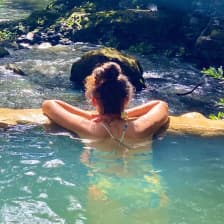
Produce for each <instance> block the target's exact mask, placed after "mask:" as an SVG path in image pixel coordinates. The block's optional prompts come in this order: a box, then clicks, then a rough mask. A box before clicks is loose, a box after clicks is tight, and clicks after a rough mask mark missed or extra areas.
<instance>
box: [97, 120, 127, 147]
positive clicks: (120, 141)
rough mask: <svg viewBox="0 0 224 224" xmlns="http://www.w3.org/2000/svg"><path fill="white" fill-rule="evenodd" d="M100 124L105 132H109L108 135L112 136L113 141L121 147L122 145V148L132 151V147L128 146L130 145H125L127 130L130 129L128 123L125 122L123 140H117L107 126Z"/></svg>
mask: <svg viewBox="0 0 224 224" xmlns="http://www.w3.org/2000/svg"><path fill="white" fill-rule="evenodd" d="M100 124H101V125H102V126H103V127H104V129H105V130H106V131H107V133H108V134H109V135H110V137H111V139H113V140H114V141H116V142H117V143H118V144H119V145H122V146H124V147H125V148H127V149H131V147H130V146H128V145H126V144H124V143H123V140H124V136H125V133H126V130H127V128H128V122H127V121H125V124H124V126H123V129H122V134H121V138H120V139H118V138H115V137H114V136H113V134H112V132H111V130H110V129H109V128H108V127H107V125H105V124H104V123H100Z"/></svg>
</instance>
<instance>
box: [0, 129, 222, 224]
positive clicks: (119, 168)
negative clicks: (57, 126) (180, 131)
mask: <svg viewBox="0 0 224 224" xmlns="http://www.w3.org/2000/svg"><path fill="white" fill-rule="evenodd" d="M223 145H224V139H223V138H209V139H206V138H198V137H193V136H178V137H177V136H175V137H174V136H165V137H163V138H162V139H156V140H154V142H153V145H152V150H147V151H141V152H139V153H135V154H130V155H127V156H125V157H122V156H119V155H118V154H116V153H115V152H113V151H112V152H105V151H98V150H95V149H90V148H89V147H86V146H85V145H84V143H82V142H81V141H80V140H79V139H74V138H70V137H68V136H64V135H55V134H52V133H49V132H48V131H46V130H44V129H43V128H41V127H35V126H26V127H25V126H18V127H15V128H11V129H8V130H1V131H0V223H2V224H6V223H23V224H25V223H29V224H30V223H33V224H36V223H41V224H44V223H68V224H70V223H73V224H74V223H75V224H81V223H90V224H95V223H96V224H101V223H103V224H105V223H107V224H110V223H111V224H112V223H113V224H114V223H116V224H124V223H128V224H146V223H150V224H151V223H153V224H154V223H155V224H157V223H158V224H166V223H168V224H175V223H178V224H184V223H186V224H211V223H212V224H223V223H224V216H223V213H224V196H223V195H224V178H223V173H224V150H223ZM87 155H88V156H87Z"/></svg>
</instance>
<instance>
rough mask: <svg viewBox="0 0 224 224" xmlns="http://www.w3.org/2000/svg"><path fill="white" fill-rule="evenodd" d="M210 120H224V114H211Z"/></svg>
mask: <svg viewBox="0 0 224 224" xmlns="http://www.w3.org/2000/svg"><path fill="white" fill-rule="evenodd" d="M209 118H210V119H211V120H224V112H221V111H220V112H218V113H217V115H215V114H210V115H209Z"/></svg>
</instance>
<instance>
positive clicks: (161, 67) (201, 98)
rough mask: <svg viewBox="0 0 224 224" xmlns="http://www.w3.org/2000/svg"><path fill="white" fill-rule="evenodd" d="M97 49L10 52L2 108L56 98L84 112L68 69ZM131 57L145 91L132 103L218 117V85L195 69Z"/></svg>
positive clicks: (1, 82) (1, 80) (1, 70)
mask: <svg viewBox="0 0 224 224" xmlns="http://www.w3.org/2000/svg"><path fill="white" fill-rule="evenodd" d="M99 47H102V46H96V45H91V44H88V43H76V44H74V45H70V46H62V45H58V46H54V47H48V48H42V47H40V46H36V47H34V48H32V49H23V50H17V51H13V50H10V57H6V58H2V59H0V98H1V101H0V107H10V108H35V107H40V105H41V102H42V101H43V100H44V99H47V98H60V99H62V100H66V101H67V102H69V103H73V104H75V105H81V104H82V105H83V106H84V107H88V106H87V105H86V103H85V101H84V96H83V92H82V91H80V90H78V89H74V88H73V86H72V84H71V83H70V82H69V76H70V68H71V66H72V63H73V62H74V61H76V60H78V59H79V58H80V57H81V56H82V55H83V54H84V53H85V52H87V51H89V50H92V49H97V48H99ZM125 53H128V52H125ZM129 54H131V53H129ZM132 55H133V54H132ZM133 56H135V57H136V58H138V59H139V61H140V63H141V65H142V66H143V68H144V77H145V79H146V85H147V88H146V89H145V90H143V91H142V92H141V93H137V94H136V96H135V99H134V100H133V101H132V104H139V103H142V102H146V101H147V100H149V99H163V100H166V101H167V102H168V103H169V106H170V112H171V113H175V114H179V113H184V112H189V111H198V112H202V113H204V114H206V115H207V114H209V113H214V112H216V110H217V108H215V107H214V104H215V102H216V100H217V99H218V98H221V97H222V96H223V92H224V90H223V88H222V85H221V84H218V82H217V81H216V80H213V79H212V78H206V77H203V76H202V74H201V73H200V71H199V70H198V69H197V68H196V67H195V66H194V65H192V64H188V63H184V62H182V61H180V60H179V59H170V58H166V57H164V56H161V55H157V56H155V55H154V56H150V57H146V56H141V55H133ZM7 64H14V65H16V66H17V67H18V68H19V69H21V70H22V71H23V72H24V73H25V74H26V76H21V75H18V74H15V73H14V72H13V71H12V70H10V69H7ZM199 82H203V85H202V86H200V87H199V88H198V89H196V90H195V91H194V92H193V93H192V94H189V95H186V96H177V93H184V92H186V91H189V90H190V89H192V88H193V87H194V86H195V85H197V84H198V83H199Z"/></svg>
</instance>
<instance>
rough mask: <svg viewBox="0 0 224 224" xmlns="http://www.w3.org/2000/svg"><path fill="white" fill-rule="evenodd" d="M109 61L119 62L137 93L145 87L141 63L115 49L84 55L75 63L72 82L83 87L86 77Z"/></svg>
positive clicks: (72, 70) (104, 49)
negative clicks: (98, 65)
mask: <svg viewBox="0 0 224 224" xmlns="http://www.w3.org/2000/svg"><path fill="white" fill-rule="evenodd" d="M107 61H113V62H117V63H118V64H119V65H120V66H121V68H122V70H123V72H124V74H126V75H127V76H128V78H129V80H130V82H131V83H132V84H133V85H134V86H135V88H136V90H137V91H139V90H142V88H144V87H145V83H144V78H143V70H142V67H141V66H140V64H139V62H138V61H137V60H136V59H135V58H133V57H131V56H128V55H125V54H123V53H121V52H119V51H117V50H115V49H113V48H101V49H98V50H92V51H89V52H87V53H86V54H84V55H83V56H82V57H81V58H80V59H79V60H78V61H76V62H74V63H73V65H72V68H71V76H70V80H71V81H72V82H74V83H75V84H78V85H80V86H82V85H83V81H84V79H85V77H86V76H88V75H90V74H91V72H92V70H93V69H94V68H95V67H96V65H97V64H102V63H104V62H107Z"/></svg>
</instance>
